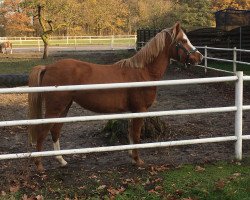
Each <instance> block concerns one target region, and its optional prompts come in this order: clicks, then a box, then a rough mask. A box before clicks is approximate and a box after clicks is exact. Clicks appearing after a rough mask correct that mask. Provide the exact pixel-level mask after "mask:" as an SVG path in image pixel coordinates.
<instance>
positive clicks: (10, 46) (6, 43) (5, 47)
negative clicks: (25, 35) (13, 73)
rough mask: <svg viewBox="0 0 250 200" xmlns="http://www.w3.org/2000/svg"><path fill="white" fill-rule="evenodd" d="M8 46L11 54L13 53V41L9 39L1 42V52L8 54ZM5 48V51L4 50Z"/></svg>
mask: <svg viewBox="0 0 250 200" xmlns="http://www.w3.org/2000/svg"><path fill="white" fill-rule="evenodd" d="M7 48H10V54H12V43H11V42H9V41H6V42H2V43H0V52H1V53H6V54H7ZM4 50H5V51H4Z"/></svg>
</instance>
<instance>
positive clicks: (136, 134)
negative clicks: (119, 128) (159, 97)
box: [128, 118, 144, 166]
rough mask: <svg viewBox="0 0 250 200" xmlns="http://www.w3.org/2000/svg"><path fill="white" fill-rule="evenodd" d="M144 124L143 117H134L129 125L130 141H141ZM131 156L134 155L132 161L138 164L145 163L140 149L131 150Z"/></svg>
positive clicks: (131, 142)
mask: <svg viewBox="0 0 250 200" xmlns="http://www.w3.org/2000/svg"><path fill="white" fill-rule="evenodd" d="M142 125H143V118H137V119H132V121H131V124H130V125H129V135H128V138H129V141H130V144H138V143H140V136H141V129H142ZM129 153H130V156H131V157H132V162H133V163H135V164H136V165H138V166H141V165H143V164H144V162H143V160H141V159H140V157H139V154H138V150H137V149H133V150H132V151H129Z"/></svg>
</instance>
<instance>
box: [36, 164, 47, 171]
mask: <svg viewBox="0 0 250 200" xmlns="http://www.w3.org/2000/svg"><path fill="white" fill-rule="evenodd" d="M36 169H37V171H38V172H39V173H44V172H45V169H44V167H43V165H42V164H40V165H37V166H36Z"/></svg>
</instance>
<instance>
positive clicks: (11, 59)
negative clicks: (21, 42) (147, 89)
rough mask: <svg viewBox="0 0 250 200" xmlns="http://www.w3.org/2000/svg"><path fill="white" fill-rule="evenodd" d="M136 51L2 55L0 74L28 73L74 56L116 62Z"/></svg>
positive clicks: (84, 59) (90, 60)
mask: <svg viewBox="0 0 250 200" xmlns="http://www.w3.org/2000/svg"><path fill="white" fill-rule="evenodd" d="M133 54H134V52H130V51H127V50H118V51H96V52H86V51H83V52H74V51H72V52H65V53H62V55H60V54H59V55H51V56H49V58H48V59H46V60H44V59H41V57H42V54H41V53H30V54H28V53H26V54H12V55H10V54H8V55H7V56H6V55H0V74H28V73H29V71H30V69H31V68H32V67H34V66H36V65H47V64H50V63H53V62H55V61H57V60H59V59H63V58H74V59H78V60H83V61H87V62H92V63H99V64H107V63H114V62H116V61H118V60H121V59H123V58H127V57H131V56H132V55H133Z"/></svg>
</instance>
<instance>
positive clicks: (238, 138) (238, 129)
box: [0, 72, 250, 160]
mask: <svg viewBox="0 0 250 200" xmlns="http://www.w3.org/2000/svg"><path fill="white" fill-rule="evenodd" d="M249 80H250V76H243V72H237V73H236V75H235V76H228V77H216V78H203V79H184V80H168V81H151V82H135V83H118V84H117V83H116V84H95V85H80V86H79V85H77V86H58V87H43V88H42V87H34V88H12V89H0V94H1V93H2V94H6V93H27V92H45V91H46V92H48V91H65V90H94V89H110V88H125V87H148V86H163V85H169V86H170V85H180V84H198V83H212V82H224V81H234V82H235V88H236V92H235V98H236V99H235V102H236V103H235V105H234V106H229V107H217V108H201V109H188V110H172V111H158V112H143V113H124V114H111V115H110V114H109V115H95V116H80V117H67V118H50V119H35V120H16V121H2V122H0V127H1V126H15V125H28V124H43V123H54V122H76V121H90V120H104V119H120V118H139V117H150V116H166V115H189V114H201V113H203V114H205V113H215V112H235V135H234V136H226V137H214V138H203V139H192V140H180V141H169V142H156V143H145V144H131V145H121V146H108V147H94V148H84V149H70V150H60V151H45V152H28V153H15V154H4V155H0V160H6V159H17V158H30V157H40V156H55V155H65V154H67V155H69V154H78V153H93V152H104V151H121V150H131V149H143V148H156V147H168V146H176V145H189V144H202V143H211V142H224V141H235V157H236V159H238V160H241V159H242V140H247V139H250V135H242V111H243V110H250V105H245V106H243V81H249Z"/></svg>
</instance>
